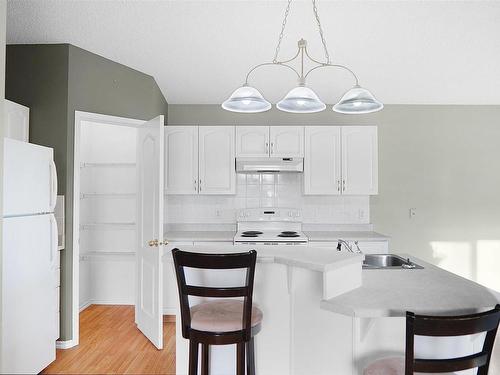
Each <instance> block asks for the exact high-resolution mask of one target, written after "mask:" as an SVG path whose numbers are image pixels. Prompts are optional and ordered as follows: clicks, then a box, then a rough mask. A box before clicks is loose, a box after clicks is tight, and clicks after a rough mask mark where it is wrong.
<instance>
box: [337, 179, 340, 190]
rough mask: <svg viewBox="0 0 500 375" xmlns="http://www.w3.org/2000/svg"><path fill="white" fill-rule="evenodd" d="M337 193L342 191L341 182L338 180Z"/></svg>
mask: <svg viewBox="0 0 500 375" xmlns="http://www.w3.org/2000/svg"><path fill="white" fill-rule="evenodd" d="M337 191H340V180H337Z"/></svg>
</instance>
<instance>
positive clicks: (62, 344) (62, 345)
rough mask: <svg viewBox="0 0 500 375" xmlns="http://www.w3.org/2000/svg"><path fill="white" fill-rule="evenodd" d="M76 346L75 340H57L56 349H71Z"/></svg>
mask: <svg viewBox="0 0 500 375" xmlns="http://www.w3.org/2000/svg"><path fill="white" fill-rule="evenodd" d="M74 346H76V344H75V342H74V341H73V340H66V341H61V340H57V341H56V349H69V348H72V347H74Z"/></svg>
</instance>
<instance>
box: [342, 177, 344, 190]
mask: <svg viewBox="0 0 500 375" xmlns="http://www.w3.org/2000/svg"><path fill="white" fill-rule="evenodd" d="M342 191H345V180H342Z"/></svg>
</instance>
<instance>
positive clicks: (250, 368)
mask: <svg viewBox="0 0 500 375" xmlns="http://www.w3.org/2000/svg"><path fill="white" fill-rule="evenodd" d="M246 347H247V348H246V351H247V375H255V347H254V342H253V337H252V338H251V339H250V341H248V342H247V343H246Z"/></svg>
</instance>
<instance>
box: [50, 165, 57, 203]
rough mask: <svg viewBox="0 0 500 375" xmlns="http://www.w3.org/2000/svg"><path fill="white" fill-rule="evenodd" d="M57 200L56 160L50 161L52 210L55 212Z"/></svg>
mask: <svg viewBox="0 0 500 375" xmlns="http://www.w3.org/2000/svg"><path fill="white" fill-rule="evenodd" d="M56 202H57V170H56V163H54V160H51V161H50V210H51V212H54V209H55V208H56Z"/></svg>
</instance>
